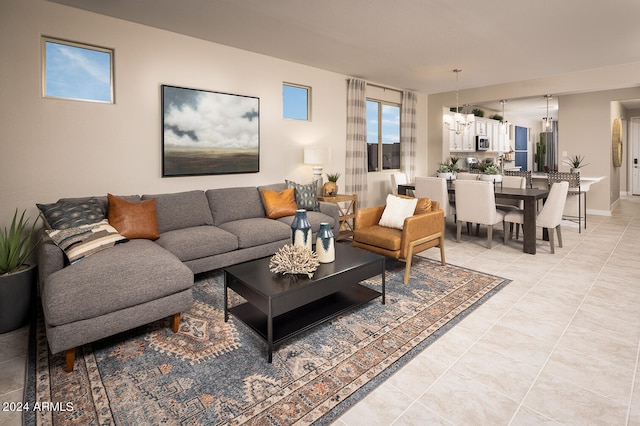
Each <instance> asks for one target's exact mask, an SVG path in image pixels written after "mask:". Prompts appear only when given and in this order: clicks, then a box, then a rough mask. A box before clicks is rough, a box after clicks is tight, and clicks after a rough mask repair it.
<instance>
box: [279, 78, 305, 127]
mask: <svg viewBox="0 0 640 426" xmlns="http://www.w3.org/2000/svg"><path fill="white" fill-rule="evenodd" d="M310 105H311V87H308V86H301V85H299V84H291V83H283V84H282V116H283V117H284V118H290V119H293V120H305V121H311V117H310V115H311V114H310V111H311V108H310Z"/></svg>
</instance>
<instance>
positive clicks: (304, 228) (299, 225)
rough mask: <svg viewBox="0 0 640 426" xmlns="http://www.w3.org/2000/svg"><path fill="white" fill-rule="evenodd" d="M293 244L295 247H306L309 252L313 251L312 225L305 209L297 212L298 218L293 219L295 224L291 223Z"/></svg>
mask: <svg viewBox="0 0 640 426" xmlns="http://www.w3.org/2000/svg"><path fill="white" fill-rule="evenodd" d="M291 243H292V244H293V245H294V246H302V247H306V248H308V249H309V250H312V249H313V242H312V241H311V223H310V222H309V219H308V218H307V211H306V210H305V209H298V210H296V216H295V217H294V218H293V222H291Z"/></svg>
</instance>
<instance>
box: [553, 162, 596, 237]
mask: <svg viewBox="0 0 640 426" xmlns="http://www.w3.org/2000/svg"><path fill="white" fill-rule="evenodd" d="M562 181H567V182H569V191H568V192H567V196H575V197H577V199H578V216H577V218H576V217H575V216H565V218H566V219H568V220H573V221H576V219H577V222H578V233H580V232H582V222H583V220H584V229H587V193H586V192H585V191H582V189H580V172H577V173H567V172H549V173H547V184H548V185H549V188H551V185H553V184H554V183H556V182H562ZM583 196H584V208H583V204H582V198H583Z"/></svg>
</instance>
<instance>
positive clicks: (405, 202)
mask: <svg viewBox="0 0 640 426" xmlns="http://www.w3.org/2000/svg"><path fill="white" fill-rule="evenodd" d="M417 204H418V199H417V198H400V197H397V196H395V195H393V194H389V195H387V204H386V207H385V208H384V211H383V212H382V217H381V218H380V222H379V223H378V224H379V225H380V226H385V227H387V228H395V229H402V227H403V226H404V220H405V219H406V218H408V217H409V216H413V214H414V212H415V210H416V205H417Z"/></svg>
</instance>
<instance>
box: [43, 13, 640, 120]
mask: <svg viewBox="0 0 640 426" xmlns="http://www.w3.org/2000/svg"><path fill="white" fill-rule="evenodd" d="M50 1H54V2H56V3H61V4H65V5H69V6H74V7H78V8H81V9H85V10H88V11H92V12H96V13H100V14H104V15H108V16H112V17H116V18H120V19H125V20H129V21H133V22H137V23H141V24H144V25H148V26H152V27H157V28H161V29H165V30H169V31H173V32H176V33H181V34H186V35H189V36H193V37H197V38H201V39H204V40H209V41H212V42H216V43H220V44H224V45H228V46H232V47H236V48H239V49H244V50H248V51H251V52H256V53H261V54H265V55H268V56H272V57H276V58H281V59H285V60H287V61H292V62H296V63H300V64H306V65H310V66H313V67H317V68H321V69H325V70H329V71H334V72H337V73H340V74H345V75H349V76H354V77H359V78H363V79H365V80H367V81H370V82H374V83H377V84H383V85H388V86H391V87H396V88H400V89H409V90H416V91H419V92H422V93H427V94H428V93H440V92H448V91H452V90H455V88H456V81H455V74H454V73H453V72H452V70H453V69H454V68H461V69H462V72H461V73H460V75H459V83H458V87H459V89H460V90H463V89H465V88H472V87H484V86H491V85H495V84H502V83H509V82H516V81H524V80H531V79H537V78H544V77H549V76H551V74H553V75H561V74H566V73H572V72H577V71H583V70H589V69H596V68H602V67H608V66H614V65H621V64H626V63H631V62H636V61H639V60H640V25H638V16H640V1H638V0H610V1H606V2H605V1H584V0H562V1H557V0H538V1H536V2H533V1H507V0H483V1H474V2H470V1H460V0H459V1H457V2H456V1H451V0H395V1H389V0H348V1H345V0H322V1H318V0H267V1H265V0H180V1H175V0H135V1H124V0H50ZM550 70H552V71H550ZM543 95H544V94H541V97H542V96H543ZM540 100H541V101H542V102H543V103H544V102H545V101H544V98H541V99H540ZM509 107H513V108H515V107H516V103H515V102H514V104H507V107H506V108H507V110H508V109H509ZM498 109H500V108H498ZM545 112H546V111H545ZM507 115H508V114H507ZM537 115H539V114H537ZM543 116H544V115H540V118H542V117H543Z"/></svg>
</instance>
